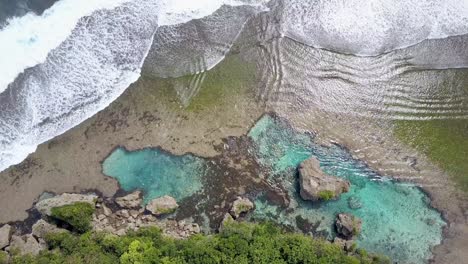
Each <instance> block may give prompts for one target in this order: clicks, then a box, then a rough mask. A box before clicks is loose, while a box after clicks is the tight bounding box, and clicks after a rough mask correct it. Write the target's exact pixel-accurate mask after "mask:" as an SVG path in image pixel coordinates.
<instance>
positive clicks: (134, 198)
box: [115, 191, 143, 209]
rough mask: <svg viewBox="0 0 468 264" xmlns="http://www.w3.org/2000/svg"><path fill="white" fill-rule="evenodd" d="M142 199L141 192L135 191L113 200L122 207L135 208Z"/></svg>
mask: <svg viewBox="0 0 468 264" xmlns="http://www.w3.org/2000/svg"><path fill="white" fill-rule="evenodd" d="M142 201H143V199H142V198H141V192H140V191H135V192H133V193H131V194H129V195H126V196H123V197H118V198H115V202H116V203H117V204H118V205H119V206H120V207H123V208H129V209H132V208H137V207H140V206H141V203H142Z"/></svg>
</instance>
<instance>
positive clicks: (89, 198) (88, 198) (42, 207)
mask: <svg viewBox="0 0 468 264" xmlns="http://www.w3.org/2000/svg"><path fill="white" fill-rule="evenodd" d="M97 198H98V197H97V196H96V195H94V194H76V193H64V194H61V195H57V196H54V197H52V198H48V199H44V200H41V201H39V202H38V203H37V204H36V209H37V210H38V211H39V212H41V213H42V214H43V215H47V216H50V214H51V209H52V208H54V207H60V206H64V205H69V204H74V203H76V202H85V203H89V204H91V205H93V206H94V205H95V204H96V201H97Z"/></svg>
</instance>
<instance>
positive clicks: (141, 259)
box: [14, 222, 389, 264]
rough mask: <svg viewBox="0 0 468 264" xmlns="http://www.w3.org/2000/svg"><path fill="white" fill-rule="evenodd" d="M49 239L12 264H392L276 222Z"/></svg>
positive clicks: (155, 229)
mask: <svg viewBox="0 0 468 264" xmlns="http://www.w3.org/2000/svg"><path fill="white" fill-rule="evenodd" d="M46 241H47V244H48V245H49V249H50V250H49V251H43V252H42V253H41V254H40V255H39V256H37V257H15V262H14V263H31V264H40V263H73V264H76V263H122V264H136V263H140V264H147V263H148V264H152V263H154V264H159V263H161V264H217V263H226V264H231V263H232V264H249V263H256V264H257V263H258V264H262V263H265V264H270V263H274V264H280V263H284V264H286V263H288V264H289V263H290V264H299V263H301V264H307V263H311V264H312V263H314V264H315V263H317V264H326V263H330V264H331V263H333V264H335V263H336V264H340V263H342V264H354V263H356V264H358V263H389V262H385V261H386V259H384V258H381V257H378V256H373V255H371V254H368V253H365V251H362V250H358V252H359V253H357V254H355V255H353V256H350V255H347V254H346V253H345V252H344V251H343V250H341V249H340V248H339V247H337V246H335V245H333V244H331V243H329V242H327V241H323V240H318V239H313V238H312V237H309V236H305V235H302V234H293V233H285V232H283V231H282V230H281V229H279V228H277V227H276V226H274V225H272V224H259V225H255V224H246V223H236V222H232V223H230V224H227V225H226V226H225V228H224V229H223V231H222V232H221V233H219V234H216V235H208V236H207V235H195V236H192V237H191V238H189V239H187V240H174V239H170V238H167V237H163V236H162V234H161V231H160V230H159V229H157V228H145V229H141V230H140V231H137V232H131V233H129V234H127V235H125V236H122V237H117V236H114V235H109V234H103V233H85V234H82V235H80V236H78V235H73V234H69V233H59V234H49V235H48V236H47V238H46Z"/></svg>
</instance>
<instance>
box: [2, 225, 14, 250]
mask: <svg viewBox="0 0 468 264" xmlns="http://www.w3.org/2000/svg"><path fill="white" fill-rule="evenodd" d="M12 231H13V230H12V227H11V226H10V225H4V226H2V227H1V228H0V249H3V248H5V247H7V246H8V245H9V244H10V239H11V233H12Z"/></svg>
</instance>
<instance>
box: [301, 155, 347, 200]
mask: <svg viewBox="0 0 468 264" xmlns="http://www.w3.org/2000/svg"><path fill="white" fill-rule="evenodd" d="M299 184H300V195H301V197H302V199H304V200H311V201H318V200H330V199H336V198H338V196H340V194H342V193H344V192H348V191H349V186H350V183H349V182H348V181H346V180H343V179H340V178H337V177H335V176H331V175H327V174H325V173H324V172H323V171H322V170H321V169H320V162H319V161H318V160H317V159H316V158H314V157H312V158H309V159H307V160H305V161H304V162H302V163H301V164H300V165H299Z"/></svg>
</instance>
